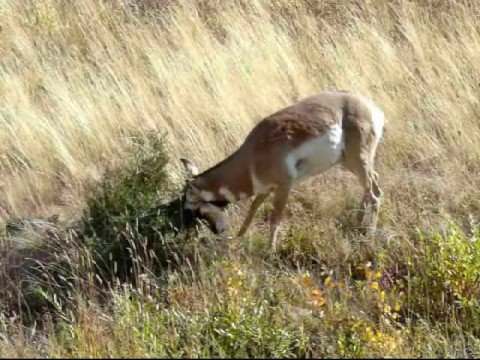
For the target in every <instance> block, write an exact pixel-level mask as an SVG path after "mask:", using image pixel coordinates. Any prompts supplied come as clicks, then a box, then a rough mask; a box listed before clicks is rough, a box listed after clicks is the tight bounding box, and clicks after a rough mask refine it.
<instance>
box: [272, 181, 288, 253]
mask: <svg viewBox="0 0 480 360" xmlns="http://www.w3.org/2000/svg"><path fill="white" fill-rule="evenodd" d="M290 189H291V186H290V184H288V185H284V186H281V187H279V188H277V190H276V191H275V194H274V195H275V198H274V199H273V212H272V214H271V216H270V246H271V248H272V250H273V252H276V251H277V238H278V231H279V230H280V225H281V222H282V215H283V210H284V209H285V205H286V204H287V200H288V195H289V194H290Z"/></svg>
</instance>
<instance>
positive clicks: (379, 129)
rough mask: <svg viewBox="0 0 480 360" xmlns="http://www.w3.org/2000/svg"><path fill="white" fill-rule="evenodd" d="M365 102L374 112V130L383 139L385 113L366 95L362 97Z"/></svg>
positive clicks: (378, 137) (372, 112)
mask: <svg viewBox="0 0 480 360" xmlns="http://www.w3.org/2000/svg"><path fill="white" fill-rule="evenodd" d="M362 100H363V102H364V104H365V105H366V106H367V107H368V110H370V113H371V114H372V123H373V132H374V133H375V136H376V137H377V139H381V138H382V135H383V126H384V125H385V115H384V113H383V111H382V110H381V109H380V108H379V107H378V106H375V105H374V104H373V102H372V101H371V100H369V99H367V98H365V97H362Z"/></svg>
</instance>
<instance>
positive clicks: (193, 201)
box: [180, 159, 229, 234]
mask: <svg viewBox="0 0 480 360" xmlns="http://www.w3.org/2000/svg"><path fill="white" fill-rule="evenodd" d="M180 160H181V161H182V164H183V166H184V167H185V174H186V185H185V188H184V190H183V193H182V210H183V215H184V218H185V219H186V223H189V224H192V225H193V224H194V223H195V222H196V221H203V222H205V223H206V224H207V225H208V227H209V229H210V230H211V231H212V232H213V233H214V234H225V233H226V230H227V219H226V216H225V213H224V211H223V210H224V208H225V207H226V206H227V205H228V204H229V202H228V201H226V200H219V199H216V198H215V196H214V194H213V193H212V192H210V191H207V190H204V189H202V183H203V181H202V180H203V179H202V178H201V176H198V168H197V167H196V166H195V165H194V164H193V163H192V162H190V161H189V160H187V159H180Z"/></svg>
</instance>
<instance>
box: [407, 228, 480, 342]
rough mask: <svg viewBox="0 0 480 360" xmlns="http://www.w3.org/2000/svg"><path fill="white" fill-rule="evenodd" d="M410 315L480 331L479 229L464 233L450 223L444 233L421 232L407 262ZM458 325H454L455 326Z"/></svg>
mask: <svg viewBox="0 0 480 360" xmlns="http://www.w3.org/2000/svg"><path fill="white" fill-rule="evenodd" d="M408 265H409V275H408V277H407V280H408V288H409V301H410V304H411V305H410V309H411V312H412V315H413V316H414V317H415V316H420V317H428V318H430V319H432V320H433V321H452V322H455V323H458V324H461V326H462V327H463V328H464V329H465V330H470V331H474V332H476V333H478V331H479V330H480V322H479V320H480V300H479V299H480V229H479V228H478V227H477V228H473V229H472V232H471V235H470V236H467V235H466V234H465V233H464V232H463V231H462V230H461V229H460V228H459V227H458V226H457V225H455V224H453V223H450V224H449V226H448V228H447V230H446V232H445V233H444V234H441V233H438V232H434V233H431V234H428V235H427V234H425V233H420V234H419V243H418V246H417V247H416V249H415V250H414V253H413V254H412V257H411V259H410V261H409V264H408ZM458 324H457V325H458Z"/></svg>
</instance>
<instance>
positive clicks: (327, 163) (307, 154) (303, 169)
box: [285, 124, 345, 181]
mask: <svg viewBox="0 0 480 360" xmlns="http://www.w3.org/2000/svg"><path fill="white" fill-rule="evenodd" d="M344 148H345V142H344V134H343V130H342V127H341V125H338V124H336V125H333V126H332V127H330V128H329V130H327V131H326V132H325V133H324V134H323V135H321V136H319V137H317V138H314V139H311V140H308V141H307V142H306V143H304V144H302V145H300V146H299V147H297V148H296V149H295V150H293V151H292V152H291V153H290V154H289V155H288V156H287V158H286V160H285V161H286V164H287V168H288V172H289V174H290V176H291V177H292V179H293V180H294V181H300V180H302V179H304V178H306V177H309V176H313V175H316V174H319V173H322V172H324V171H326V170H328V169H329V168H330V167H332V166H333V165H335V164H336V163H338V162H339V161H340V158H341V157H342V152H343V150H344Z"/></svg>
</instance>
